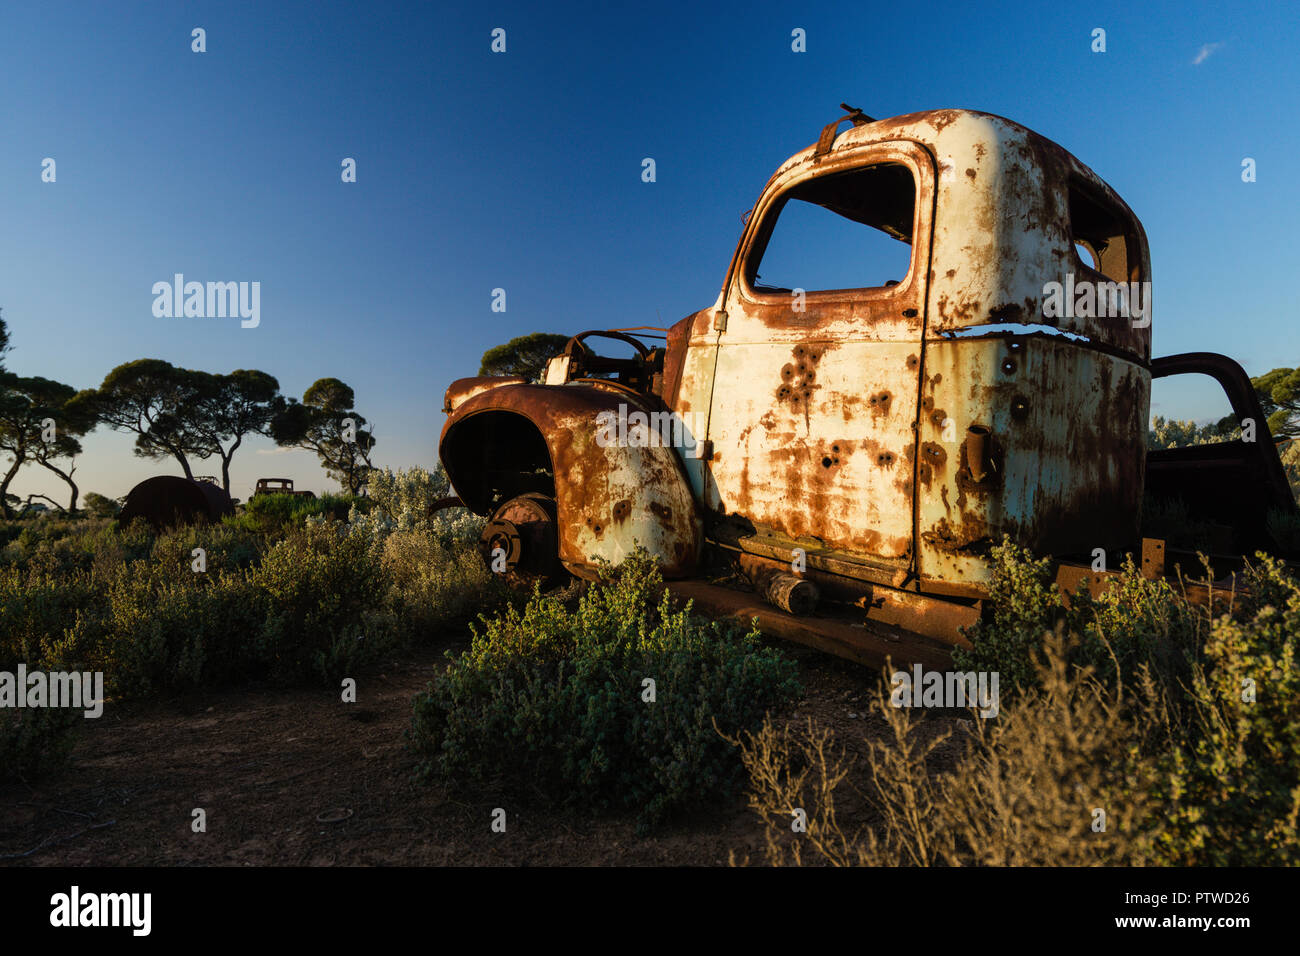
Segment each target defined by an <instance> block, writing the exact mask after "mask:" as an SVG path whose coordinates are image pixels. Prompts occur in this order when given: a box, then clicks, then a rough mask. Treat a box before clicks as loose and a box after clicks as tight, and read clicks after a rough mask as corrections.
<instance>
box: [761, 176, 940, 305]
mask: <svg viewBox="0 0 1300 956" xmlns="http://www.w3.org/2000/svg"><path fill="white" fill-rule="evenodd" d="M778 203H779V205H778V207H777V208H776V210H775V217H774V219H775V222H774V225H771V226H768V227H767V236H766V239H764V237H763V236H761V235H760V237H759V239H758V243H757V244H756V245H755V246H754V251H753V252H752V253H751V255H750V259H749V263H748V270H749V273H748V275H747V276H746V278H747V279H748V281H749V283H750V285H751V286H753V288H754V290H755V291H757V292H769V293H770V292H790V291H791V290H793V289H803V290H804V291H805V292H821V291H836V290H841V289H870V288H882V287H885V286H892V285H897V284H898V283H900V282H902V281H903V280H904V279H906V278H907V273H908V271H909V269H910V268H911V261H912V247H911V244H912V228H913V222H914V216H915V207H916V180H915V178H914V177H913V175H912V171H911V170H910V169H908V168H907V167H906V166H903V165H901V164H899V163H882V164H879V165H875V166H867V167H863V168H861V169H855V170H850V171H849V172H845V173H835V174H832V175H829V176H820V177H818V178H816V179H812V180H809V181H808V182H805V183H801V184H799V185H798V186H796V187H794V188H793V189H791V190H790V191H789V192H787V193H786V194H785V195H784V196H782V197H781V199H780V200H779V201H778ZM769 218H772V217H769Z"/></svg>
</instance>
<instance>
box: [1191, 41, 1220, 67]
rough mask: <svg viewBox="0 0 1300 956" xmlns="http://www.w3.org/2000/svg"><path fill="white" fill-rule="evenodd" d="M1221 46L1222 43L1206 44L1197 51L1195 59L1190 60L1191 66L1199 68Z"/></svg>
mask: <svg viewBox="0 0 1300 956" xmlns="http://www.w3.org/2000/svg"><path fill="white" fill-rule="evenodd" d="M1221 46H1223V44H1222V43H1207V44H1205V45H1204V46H1203V47H1201V49H1200V50H1199V51H1197V54H1196V59H1194V60H1192V66H1200V65H1201V64H1202V63H1204V62H1205V61H1206V60H1208V59H1209V58H1210V54H1211V53H1213V52H1214V51H1215V50H1217V49H1218V48H1219V47H1221Z"/></svg>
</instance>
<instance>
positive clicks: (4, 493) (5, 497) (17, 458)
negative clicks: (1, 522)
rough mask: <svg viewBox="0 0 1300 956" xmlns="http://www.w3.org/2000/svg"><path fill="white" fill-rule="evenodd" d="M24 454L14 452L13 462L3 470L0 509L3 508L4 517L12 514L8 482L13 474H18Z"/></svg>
mask: <svg viewBox="0 0 1300 956" xmlns="http://www.w3.org/2000/svg"><path fill="white" fill-rule="evenodd" d="M25 457H26V456H25V455H24V454H23V453H21V452H15V453H14V463H13V464H12V465H11V466H10V467H9V470H8V471H7V472H5V476H4V478H3V480H0V510H3V512H4V516H5V517H6V518H12V517H13V516H14V512H13V509H12V508H10V507H9V483H10V482H12V481H13V480H14V475H16V474H18V469H19V468H21V467H22V464H23V458H25Z"/></svg>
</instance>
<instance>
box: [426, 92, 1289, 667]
mask: <svg viewBox="0 0 1300 956" xmlns="http://www.w3.org/2000/svg"><path fill="white" fill-rule="evenodd" d="M845 109H846V110H848V111H849V112H848V115H846V116H844V117H842V118H841V119H840V120H838V121H836V122H834V123H831V124H829V125H827V126H826V127H825V128H824V129H823V130H822V133H821V136H820V137H819V139H818V141H817V143H816V144H815V145H813V146H810V147H809V148H807V149H805V150H803V151H802V152H799V153H797V154H796V155H794V156H793V157H791V158H790V159H789V160H787V161H786V162H785V163H784V164H783V165H782V166H781V167H780V168H779V169H778V170H777V171H776V173H775V174H774V175H773V176H772V178H771V179H770V180H769V181H768V183H767V185H766V186H765V187H764V189H763V191H762V193H761V195H760V196H759V198H758V201H757V203H756V205H755V207H754V209H753V211H752V214H751V215H750V216H749V218H748V219H747V221H746V225H745V228H744V231H743V233H742V236H741V239H740V242H739V245H738V246H737V248H736V251H735V254H734V255H733V257H732V259H731V263H730V266H729V267H728V269H727V272H726V276H725V280H724V282H723V285H722V289H721V292H720V293H719V295H718V298H717V300H716V301H715V302H714V303H713V304H712V305H711V306H710V307H709V308H706V309H702V310H701V311H699V312H696V313H695V314H693V315H690V316H687V317H686V318H684V319H682V320H681V321H680V322H678V323H677V324H676V325H674V326H672V327H671V328H670V329H665V330H660V331H661V332H663V333H665V334H664V335H662V336H660V337H659V338H661V339H662V340H663V344H660V345H655V346H654V347H652V346H651V345H648V344H646V343H645V342H643V341H642V339H651V340H653V338H654V337H652V336H648V335H646V334H644V331H645V330H636V329H623V330H611V331H603V332H602V331H593V332H584V333H581V334H579V335H576V336H574V337H573V338H572V339H571V340H570V341H569V343H568V345H567V346H566V348H565V350H564V353H563V354H562V355H559V356H557V357H555V358H553V359H552V360H551V362H550V364H549V365H548V367H547V369H546V371H545V374H544V376H543V378H542V381H540V382H527V381H524V380H523V379H521V378H482V377H480V378H469V379H461V380H459V381H457V382H455V383H453V384H452V385H451V387H450V388H449V389H448V390H447V394H446V400H445V406H444V410H445V411H446V412H447V414H448V419H447V422H446V425H445V427H444V429H443V433H442V439H441V444H440V456H441V459H442V462H443V464H444V466H445V468H446V470H447V473H448V475H449V476H450V478H451V480H452V483H453V485H454V486H455V488H456V490H457V493H458V494H459V496H460V501H459V502H455V503H461V502H463V504H464V506H465V507H468V508H469V509H470V510H472V511H473V512H475V513H477V514H480V515H485V516H489V518H490V521H489V524H488V526H487V528H486V530H485V531H484V535H483V542H482V545H483V550H484V553H485V555H492V554H493V553H495V554H496V555H497V557H498V559H500V558H502V557H503V558H504V559H505V561H506V563H507V565H508V567H509V568H510V569H511V571H512V572H514V573H516V574H518V575H521V576H524V577H526V578H543V579H548V578H554V577H556V576H562V575H564V574H565V573H569V574H574V575H578V576H582V577H592V576H594V574H595V573H596V569H597V567H598V564H599V562H600V561H601V560H602V559H603V560H606V561H610V562H615V563H616V562H618V561H620V560H622V559H623V558H624V557H625V556H627V555H628V554H629V553H630V552H631V551H633V550H634V548H635V547H637V546H638V545H640V546H642V547H645V548H646V549H648V550H649V551H650V553H651V554H653V555H654V556H655V557H656V558H657V560H658V561H659V563H660V564H661V566H662V567H663V569H664V572H665V576H666V577H668V578H669V579H670V580H672V582H673V583H672V584H671V587H672V588H673V590H674V591H675V592H676V593H678V594H680V595H682V596H684V597H690V598H694V599H695V601H696V604H697V607H699V608H700V609H701V610H705V611H712V612H713V613H715V614H721V613H727V614H740V615H742V616H744V617H746V618H748V617H750V616H756V617H758V618H759V620H760V624H761V626H762V627H763V628H764V629H765V630H767V631H769V632H771V633H775V634H778V635H781V636H784V637H788V638H791V639H795V640H799V641H803V642H805V643H809V644H813V645H815V646H818V647H821V648H823V649H826V650H829V651H832V652H834V653H837V654H841V655H843V656H846V657H849V658H852V659H855V660H859V661H863V662H866V663H873V664H874V663H878V662H880V661H881V660H883V659H884V658H885V657H886V656H887V655H888V656H891V657H892V658H893V659H894V660H895V662H902V661H906V660H910V661H915V662H919V663H924V664H927V665H928V664H935V665H942V663H943V662H945V661H946V658H947V654H948V651H949V650H950V649H951V647H952V646H953V645H957V644H963V643H965V638H964V637H963V636H962V634H961V631H960V629H961V628H962V627H963V626H964V625H969V624H971V623H973V622H974V621H975V620H976V619H977V618H978V616H979V614H980V611H981V601H982V600H983V599H984V598H985V597H986V595H987V587H988V584H989V580H990V560H989V549H990V547H991V546H992V545H993V544H994V543H996V542H997V541H999V540H1001V538H1002V536H1003V535H1009V536H1010V537H1011V538H1012V539H1014V540H1015V541H1017V542H1018V543H1020V544H1021V545H1023V546H1025V547H1028V548H1030V549H1032V550H1033V551H1035V552H1036V553H1038V554H1042V555H1051V556H1053V557H1054V558H1056V559H1057V561H1058V566H1059V568H1060V571H1059V575H1058V583H1059V584H1060V585H1061V586H1062V587H1065V588H1068V589H1070V590H1073V588H1074V587H1075V586H1077V585H1078V584H1079V583H1080V582H1081V581H1082V580H1083V579H1084V578H1092V579H1094V581H1093V584H1092V586H1093V587H1094V589H1095V588H1096V587H1097V586H1098V585H1100V586H1105V578H1106V572H1093V571H1092V570H1091V568H1092V565H1093V556H1094V555H1096V554H1097V553H1098V549H1101V551H1102V552H1103V553H1105V554H1107V555H1109V556H1110V560H1109V564H1108V566H1109V567H1115V566H1118V564H1119V561H1120V556H1121V555H1122V554H1123V553H1132V554H1135V555H1137V554H1140V555H1141V559H1142V566H1143V569H1144V573H1147V574H1150V575H1159V574H1163V573H1164V568H1165V565H1166V562H1170V561H1172V560H1173V559H1174V558H1176V557H1178V556H1177V555H1175V554H1172V553H1171V554H1166V549H1165V546H1164V542H1163V541H1159V540H1154V539H1150V538H1148V539H1145V540H1144V539H1143V537H1142V534H1141V513H1142V507H1143V501H1144V495H1154V496H1156V497H1157V498H1166V499H1181V500H1182V501H1183V502H1184V503H1185V504H1186V506H1187V507H1188V509H1189V510H1190V512H1191V513H1193V514H1195V515H1196V517H1197V518H1198V519H1200V520H1205V521H1212V522H1217V523H1219V524H1221V525H1222V526H1223V527H1224V528H1226V529H1228V535H1229V538H1230V540H1229V541H1228V544H1227V548H1226V550H1227V551H1229V552H1231V554H1230V555H1229V557H1231V556H1233V555H1236V556H1239V555H1242V554H1248V553H1250V552H1252V551H1254V550H1255V549H1257V548H1260V547H1272V546H1273V544H1274V543H1273V542H1271V541H1270V539H1269V536H1268V531H1267V522H1266V519H1267V516H1268V514H1269V512H1270V510H1274V511H1277V510H1281V511H1284V512H1287V511H1294V510H1295V508H1296V506H1295V502H1294V500H1293V498H1292V496H1291V493H1290V490H1289V487H1288V485H1287V482H1286V479H1285V476H1284V473H1283V471H1282V467H1281V464H1280V461H1279V459H1278V456H1277V452H1276V450H1275V448H1274V447H1273V445H1272V444H1271V443H1270V442H1269V441H1268V440H1267V433H1266V430H1265V429H1264V427H1263V422H1264V416H1263V414H1262V412H1261V410H1260V407H1259V403H1258V400H1257V398H1256V396H1255V394H1254V392H1253V390H1252V388H1251V386H1250V382H1249V379H1248V378H1247V377H1246V375H1245V373H1244V371H1243V370H1242V369H1241V367H1240V366H1239V365H1237V364H1236V363H1235V362H1233V361H1232V360H1231V359H1228V358H1226V357H1223V356H1219V355H1213V354H1209V353H1194V354H1187V355H1179V356H1171V357H1168V358H1163V359H1156V360H1152V357H1151V300H1150V288H1151V285H1150V283H1151V266H1150V258H1149V255H1148V250H1147V241H1146V236H1145V234H1144V232H1143V229H1142V225H1141V223H1140V222H1139V221H1138V219H1137V217H1136V216H1135V215H1134V214H1133V212H1132V210H1130V209H1129V207H1128V206H1127V205H1126V204H1125V202H1124V201H1123V200H1122V199H1121V198H1120V197H1119V196H1118V195H1116V193H1115V192H1114V191H1113V190H1112V189H1111V188H1110V187H1109V186H1108V185H1107V184H1106V183H1105V182H1103V181H1102V180H1101V179H1100V178H1099V177H1098V176H1097V175H1096V174H1095V173H1093V172H1092V170H1090V169H1088V168H1087V167H1086V166H1084V165H1083V164H1082V163H1080V162H1079V161H1078V160H1077V159H1075V158H1074V157H1073V156H1071V155H1070V154H1069V153H1068V152H1067V151H1066V150H1064V149H1062V148H1061V147H1060V146H1058V145H1056V144H1055V143H1052V142H1050V141H1049V140H1047V139H1045V138H1043V137H1042V136H1040V135H1038V134H1036V133H1034V132H1032V131H1031V130H1028V129H1026V128H1025V127H1023V126H1020V125H1018V124H1016V123H1013V122H1010V121H1008V120H1005V119H1002V118H1000V117H997V116H992V115H989V114H986V113H978V112H972V111H966V110H937V111H931V112H923V113H914V114H910V115H906V116H899V117H895V118H893V119H886V120H872V119H871V118H869V117H867V116H864V115H863V114H862V113H861V112H859V111H857V110H853V109H851V108H849V107H845ZM845 121H848V122H849V123H850V124H851V125H850V127H849V128H848V129H846V130H843V131H841V130H840V126H841V124H842V123H843V122H845ZM811 207H817V208H819V209H820V210H822V211H823V213H822V214H823V216H824V217H825V218H830V219H834V220H835V221H836V222H839V223H842V224H844V225H843V228H844V229H856V230H858V231H860V232H863V233H869V234H871V235H872V236H873V237H876V238H882V237H883V238H885V239H887V241H888V242H889V243H892V244H894V245H893V246H891V248H897V249H898V250H899V251H900V252H901V256H900V258H899V266H898V273H897V274H894V275H866V274H863V275H861V276H860V279H858V281H856V282H852V283H851V284H852V285H853V287H851V288H824V289H817V288H800V287H797V286H795V287H784V286H782V285H780V284H779V283H778V284H772V282H773V280H771V279H767V278H762V277H761V273H760V267H761V268H763V269H764V270H766V269H767V268H768V258H767V256H768V252H769V250H770V248H771V247H772V244H773V242H774V236H779V235H780V233H781V230H782V223H783V221H784V219H783V217H786V216H787V215H793V214H794V211H795V210H797V209H802V208H811ZM826 212H828V213H829V214H830V215H829V216H826V215H825V213H826ZM846 234H847V233H846ZM837 235H838V233H837ZM635 331H642V332H643V334H642V335H641V336H636V335H633V334H631V333H632V332H635ZM600 338H603V339H606V340H617V341H618V342H620V343H621V347H622V348H623V349H625V350H630V352H631V355H630V357H625V358H611V357H607V356H604V355H601V354H598V353H597V352H596V351H595V350H594V349H593V341H592V340H594V339H600ZM1196 373H1200V374H1208V375H1211V376H1212V377H1213V378H1214V379H1215V380H1216V381H1217V382H1218V383H1219V384H1220V385H1221V386H1222V387H1223V389H1224V390H1225V392H1226V393H1227V397H1228V400H1229V401H1230V402H1231V404H1232V407H1233V410H1234V413H1235V414H1236V416H1237V418H1238V419H1239V420H1241V421H1243V422H1244V421H1245V420H1247V419H1252V420H1253V421H1254V422H1255V423H1257V424H1256V427H1258V428H1259V429H1260V431H1261V433H1262V438H1261V440H1259V441H1253V442H1252V441H1242V440H1236V441H1228V442H1223V443H1221V444H1217V445H1212V446H1200V447H1196V448H1181V449H1171V450H1165V451H1161V452H1153V453H1150V454H1148V452H1147V449H1146V435H1147V425H1148V419H1149V409H1150V396H1151V382H1152V379H1153V378H1154V377H1160V376H1165V375H1181V374H1196ZM665 420H667V421H670V422H671V423H672V426H673V427H672V428H659V427H655V426H659V425H662V424H663V423H664V422H665ZM614 423H617V427H612V425H613V424H614ZM664 435H671V438H670V440H668V441H663V440H661V438H662V437H663V436H664ZM1273 550H1276V548H1275V547H1274V548H1273ZM719 556H722V557H727V558H730V559H732V560H734V561H735V562H736V563H737V564H738V566H739V568H740V569H741V570H742V571H743V572H744V574H745V575H746V576H747V577H748V578H749V579H750V581H751V582H752V583H753V585H754V588H755V592H756V593H755V594H751V593H747V592H741V591H738V590H732V589H727V588H723V587H719V586H716V585H713V584H708V583H705V582H704V581H703V580H702V578H703V576H704V569H705V568H706V567H707V566H708V564H709V563H710V561H711V560H712V559H714V558H716V557H719ZM1184 563H1185V564H1186V565H1187V566H1188V567H1191V565H1192V563H1193V562H1190V561H1187V562H1184ZM1215 570H1216V573H1220V572H1222V573H1227V570H1230V569H1227V568H1225V566H1224V565H1223V564H1222V562H1221V561H1220V562H1218V563H1216V565H1215ZM1204 591H1205V587H1204V586H1202V587H1201V592H1204ZM1191 593H1192V596H1193V597H1195V596H1196V594H1197V593H1198V592H1197V589H1196V588H1192V591H1191Z"/></svg>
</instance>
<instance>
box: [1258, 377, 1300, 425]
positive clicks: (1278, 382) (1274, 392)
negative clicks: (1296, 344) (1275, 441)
mask: <svg viewBox="0 0 1300 956" xmlns="http://www.w3.org/2000/svg"><path fill="white" fill-rule="evenodd" d="M1250 383H1251V384H1252V385H1254V386H1255V394H1257V395H1258V396H1259V403H1260V404H1261V405H1262V406H1264V414H1265V415H1266V416H1267V420H1268V431H1269V434H1271V435H1272V436H1273V437H1274V438H1300V367H1297V368H1275V369H1273V371H1271V372H1267V373H1265V374H1264V375H1258V376H1256V377H1255V378H1252V379H1251V380H1250Z"/></svg>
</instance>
